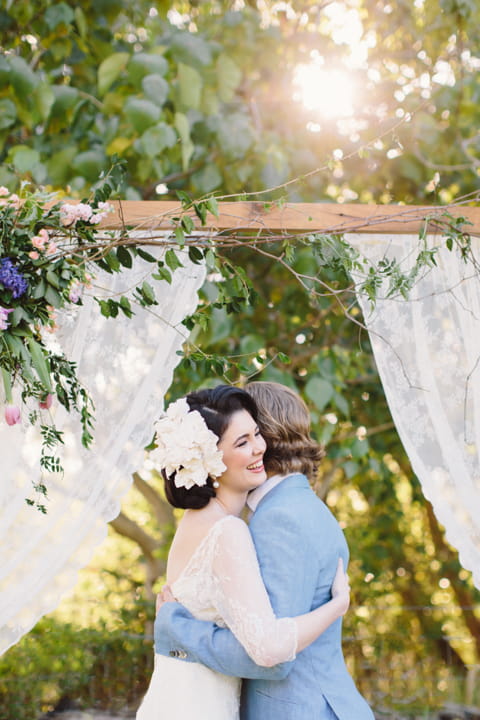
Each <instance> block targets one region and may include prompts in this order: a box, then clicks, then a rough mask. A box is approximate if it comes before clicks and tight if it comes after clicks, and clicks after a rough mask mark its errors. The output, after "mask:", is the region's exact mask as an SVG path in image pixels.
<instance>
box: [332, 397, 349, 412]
mask: <svg viewBox="0 0 480 720" xmlns="http://www.w3.org/2000/svg"><path fill="white" fill-rule="evenodd" d="M333 402H334V403H335V406H336V407H337V408H338V409H339V410H340V412H341V413H343V414H344V415H345V416H346V417H348V416H349V414H350V408H349V405H348V400H347V398H346V397H345V396H344V395H340V393H337V392H336V393H335V394H334V396H333Z"/></svg>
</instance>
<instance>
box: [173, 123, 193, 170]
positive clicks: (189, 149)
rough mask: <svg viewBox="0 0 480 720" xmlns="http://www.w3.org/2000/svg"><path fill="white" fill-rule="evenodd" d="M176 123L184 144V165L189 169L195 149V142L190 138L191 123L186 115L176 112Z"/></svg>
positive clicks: (184, 167)
mask: <svg viewBox="0 0 480 720" xmlns="http://www.w3.org/2000/svg"><path fill="white" fill-rule="evenodd" d="M174 125H175V128H176V130H177V132H178V134H179V136H180V141H181V144H182V167H183V169H184V170H187V169H188V165H189V162H190V158H191V157H192V155H193V150H194V145H193V142H192V141H191V139H190V123H189V122H188V118H187V116H186V115H184V114H183V113H175V118H174Z"/></svg>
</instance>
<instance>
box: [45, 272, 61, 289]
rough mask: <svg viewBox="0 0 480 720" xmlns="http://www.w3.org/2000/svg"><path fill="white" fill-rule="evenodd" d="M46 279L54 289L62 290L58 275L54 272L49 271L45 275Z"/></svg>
mask: <svg viewBox="0 0 480 720" xmlns="http://www.w3.org/2000/svg"><path fill="white" fill-rule="evenodd" d="M45 278H46V280H47V282H48V283H50V285H53V287H54V288H57V290H59V289H60V280H59V277H58V275H56V273H54V272H53V270H47V272H46V273H45Z"/></svg>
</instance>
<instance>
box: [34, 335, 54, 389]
mask: <svg viewBox="0 0 480 720" xmlns="http://www.w3.org/2000/svg"><path fill="white" fill-rule="evenodd" d="M28 349H29V350H30V355H31V358H32V365H33V367H34V369H35V371H36V373H37V375H38V378H39V380H40V382H41V383H42V385H43V386H44V388H45V389H46V390H47V391H48V392H52V384H51V380H50V369H49V365H48V361H47V358H46V356H45V352H44V350H43V348H42V346H41V345H39V343H37V342H36V340H34V339H33V338H29V339H28Z"/></svg>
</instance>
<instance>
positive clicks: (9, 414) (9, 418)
mask: <svg viewBox="0 0 480 720" xmlns="http://www.w3.org/2000/svg"><path fill="white" fill-rule="evenodd" d="M5 420H6V422H7V425H16V424H17V423H19V422H20V408H19V407H18V406H17V405H10V404H8V405H5Z"/></svg>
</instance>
